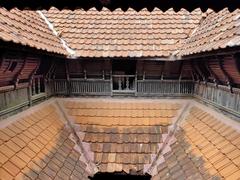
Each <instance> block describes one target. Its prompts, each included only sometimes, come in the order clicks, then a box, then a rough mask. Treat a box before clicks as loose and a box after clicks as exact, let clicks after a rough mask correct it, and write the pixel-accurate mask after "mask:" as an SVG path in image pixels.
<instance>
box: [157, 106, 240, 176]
mask: <svg viewBox="0 0 240 180" xmlns="http://www.w3.org/2000/svg"><path fill="white" fill-rule="evenodd" d="M186 119H187V120H186V121H184V122H183V124H182V125H181V129H180V130H179V131H178V132H177V133H176V134H175V137H176V138H177V141H176V143H174V144H172V145H171V149H172V151H171V153H170V154H169V155H167V154H164V155H163V157H164V158H165V162H163V164H160V165H159V167H161V168H159V169H158V174H157V175H156V176H155V177H153V179H158V178H170V177H171V178H172V177H175V175H174V174H175V173H174V172H173V171H174V170H173V169H176V173H177V174H181V177H191V178H193V177H195V176H197V177H198V178H199V179H205V178H207V179H208V178H213V177H215V178H220V179H221V178H223V179H227V178H228V177H233V179H234V177H237V176H236V175H237V174H238V171H239V168H240V167H239V163H238V164H236V163H237V162H238V160H236V161H234V160H233V159H234V158H235V159H236V157H239V156H240V154H239V148H238V147H236V146H234V145H233V144H232V141H233V140H228V139H226V135H229V134H235V133H236V134H235V135H234V136H235V137H236V136H237V135H238V136H239V132H237V131H236V130H235V129H233V128H232V127H230V126H227V125H226V124H224V123H222V122H220V121H219V120H217V119H215V118H214V117H213V116H211V115H210V114H208V113H206V112H204V111H203V110H201V109H199V108H196V107H193V108H192V109H191V110H190V114H189V117H187V118H186ZM217 125H218V126H217ZM205 129H206V130H205ZM211 134H212V135H211ZM218 139H219V140H218ZM186 157H188V158H186ZM173 159H174V160H173ZM176 159H177V160H176ZM185 161H186V163H185ZM172 163H173V164H172ZM177 164H181V166H180V167H179V166H178V167H177V168H175V166H177ZM186 165H187V166H186ZM195 178H196V177H195ZM235 179H236V178H235Z"/></svg>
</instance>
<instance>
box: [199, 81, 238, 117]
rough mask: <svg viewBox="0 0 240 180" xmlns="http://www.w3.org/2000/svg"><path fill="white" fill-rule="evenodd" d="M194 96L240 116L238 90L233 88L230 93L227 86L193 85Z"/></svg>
mask: <svg viewBox="0 0 240 180" xmlns="http://www.w3.org/2000/svg"><path fill="white" fill-rule="evenodd" d="M194 96H195V97H197V98H199V99H201V100H203V101H205V102H207V103H210V104H213V105H215V106H217V107H220V108H221V109H224V110H227V111H229V112H232V113H233V114H235V115H236V114H238V115H239V116H240V89H237V88H233V89H232V92H231V91H230V88H229V87H227V86H221V85H219V86H218V87H216V85H214V84H212V83H207V84H203V83H195V87H194Z"/></svg>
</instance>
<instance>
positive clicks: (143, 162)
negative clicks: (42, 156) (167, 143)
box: [65, 100, 180, 173]
mask: <svg viewBox="0 0 240 180" xmlns="http://www.w3.org/2000/svg"><path fill="white" fill-rule="evenodd" d="M65 107H66V110H67V112H68V115H69V116H70V117H71V119H72V120H73V121H74V122H75V124H76V125H77V126H79V129H78V132H79V133H81V136H82V141H83V142H84V143H86V144H88V146H89V149H90V151H91V152H93V154H94V155H93V156H94V160H93V161H94V163H95V164H97V165H98V168H99V171H101V172H115V171H117V172H122V171H124V172H126V173H129V172H132V171H133V172H138V173H139V172H140V173H143V171H144V169H146V166H147V165H149V164H151V162H152V156H154V155H155V154H157V152H158V149H159V148H160V147H161V144H162V141H163V137H164V136H165V135H166V134H167V132H168V128H167V127H168V125H171V124H172V123H173V119H174V117H175V116H176V115H177V112H178V110H179V108H180V106H179V104H175V103H159V102H151V101H142V102H138V101H124V102H123V101H98V100H96V101H93V102H91V101H90V102H89V101H85V102H84V101H80V102H77V101H68V102H67V103H66V104H65Z"/></svg>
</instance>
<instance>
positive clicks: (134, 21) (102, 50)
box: [44, 8, 202, 57]
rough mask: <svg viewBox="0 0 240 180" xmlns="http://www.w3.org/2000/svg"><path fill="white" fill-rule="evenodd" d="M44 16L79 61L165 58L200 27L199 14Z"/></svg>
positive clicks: (64, 13) (61, 13) (132, 12)
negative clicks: (82, 58)
mask: <svg viewBox="0 0 240 180" xmlns="http://www.w3.org/2000/svg"><path fill="white" fill-rule="evenodd" d="M44 14H45V15H46V17H47V18H48V19H49V21H50V22H52V23H53V25H54V27H55V28H56V31H57V32H59V33H60V34H61V37H62V38H63V39H65V40H66V41H67V42H68V44H69V46H70V47H71V48H72V49H74V50H75V51H76V54H75V56H78V57H168V56H170V55H171V52H173V51H175V50H177V49H178V48H180V46H181V41H182V40H184V39H186V38H187V37H188V35H189V34H190V33H191V32H192V30H193V29H195V28H196V26H197V25H198V24H199V21H200V19H201V17H202V16H201V14H202V12H201V11H200V9H197V10H195V11H193V12H191V13H189V12H188V11H186V10H183V9H182V10H181V11H179V12H177V13H176V12H174V10H173V9H169V10H167V11H166V12H163V11H161V10H159V9H154V10H153V11H152V12H149V11H148V10H147V9H143V10H141V11H139V12H137V11H135V10H133V9H128V11H126V12H124V11H122V10H121V9H116V10H115V11H113V12H111V11H110V10H108V9H106V8H104V9H102V10H101V11H97V10H96V9H90V10H88V11H84V10H80V9H79V10H75V11H71V10H63V11H59V10H57V9H55V8H51V9H50V10H49V11H47V12H46V11H45V12H44Z"/></svg>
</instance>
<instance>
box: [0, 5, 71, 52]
mask: <svg viewBox="0 0 240 180" xmlns="http://www.w3.org/2000/svg"><path fill="white" fill-rule="evenodd" d="M0 19H1V21H0V39H1V40H3V41H7V42H8V41H12V42H14V43H17V44H22V45H27V46H30V47H33V48H36V49H41V50H46V51H48V52H54V53H57V54H65V55H67V52H66V51H65V49H64V48H63V46H62V44H61V42H60V40H59V38H58V37H56V36H55V35H54V34H53V32H52V31H51V30H50V29H49V27H48V25H47V24H46V23H45V22H44V20H43V19H42V18H41V17H40V15H39V14H38V13H37V12H36V11H29V10H23V11H20V10H18V9H12V10H11V11H8V10H6V9H4V8H0Z"/></svg>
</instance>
